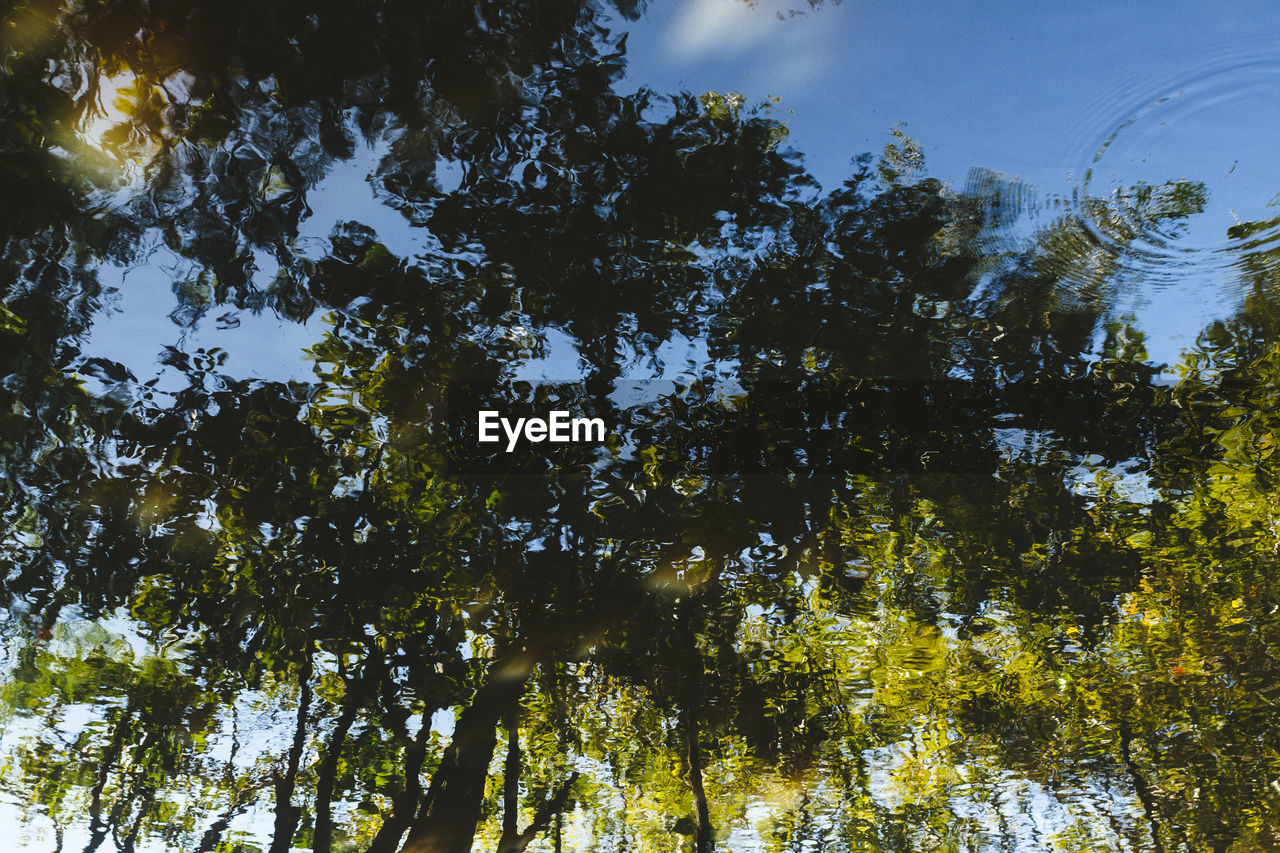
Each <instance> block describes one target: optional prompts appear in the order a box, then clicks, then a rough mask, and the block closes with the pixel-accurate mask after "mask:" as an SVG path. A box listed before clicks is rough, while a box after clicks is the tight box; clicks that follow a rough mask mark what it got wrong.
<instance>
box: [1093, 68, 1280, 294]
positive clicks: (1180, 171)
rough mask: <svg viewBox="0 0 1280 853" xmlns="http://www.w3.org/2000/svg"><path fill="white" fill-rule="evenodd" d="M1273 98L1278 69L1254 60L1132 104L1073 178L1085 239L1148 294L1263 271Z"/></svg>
mask: <svg viewBox="0 0 1280 853" xmlns="http://www.w3.org/2000/svg"><path fill="white" fill-rule="evenodd" d="M1278 94H1280V60H1276V59H1270V58H1269V59H1250V60H1238V61H1236V62H1233V63H1231V64H1229V65H1226V66H1220V67H1217V68H1214V69H1212V70H1209V71H1207V72H1204V73H1202V74H1200V75H1199V76H1196V77H1194V78H1191V79H1188V80H1186V81H1183V82H1181V83H1180V84H1178V85H1174V86H1170V87H1167V88H1166V89H1165V91H1162V92H1160V93H1159V94H1157V95H1156V96H1155V97H1147V98H1142V99H1138V100H1137V101H1136V102H1131V103H1130V105H1129V107H1128V109H1126V110H1125V111H1124V113H1123V115H1122V118H1121V119H1120V120H1118V121H1114V122H1112V123H1110V124H1109V127H1111V129H1110V130H1109V131H1107V132H1105V134H1102V135H1099V136H1098V137H1097V138H1096V140H1095V141H1094V142H1093V143H1092V144H1091V145H1090V146H1089V149H1090V151H1091V153H1089V154H1087V155H1086V157H1085V161H1084V163H1082V165H1081V168H1080V170H1079V173H1081V174H1082V175H1083V178H1082V180H1081V183H1080V187H1079V192H1078V193H1077V196H1076V198H1075V199H1074V200H1073V207H1074V208H1075V212H1076V215H1077V217H1078V218H1079V221H1080V223H1081V226H1082V227H1083V229H1084V230H1085V232H1086V233H1087V235H1088V236H1089V239H1090V240H1091V241H1094V242H1096V243H1097V244H1098V245H1099V246H1103V247H1106V248H1107V249H1109V250H1110V252H1111V253H1112V254H1114V256H1115V257H1116V258H1117V259H1118V263H1119V265H1120V266H1121V267H1122V271H1124V272H1130V273H1137V274H1139V275H1141V276H1142V278H1143V279H1144V280H1145V281H1147V282H1149V283H1162V282H1174V281H1183V280H1185V279H1186V278H1187V276H1188V275H1189V274H1194V275H1195V276H1196V277H1197V278H1199V277H1201V276H1203V275H1205V274H1218V273H1226V272H1228V271H1230V270H1236V271H1240V270H1244V269H1256V268H1257V265H1258V263H1260V262H1261V263H1264V264H1265V266H1266V267H1267V268H1270V267H1271V266H1272V265H1273V264H1272V263H1270V262H1269V261H1270V258H1269V256H1268V253H1269V252H1270V251H1271V250H1274V249H1276V248H1278V247H1280V156H1277V145H1276V141H1275V140H1276V134H1277V132H1280V97H1277V95H1278ZM1215 277H1216V275H1215Z"/></svg>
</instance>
